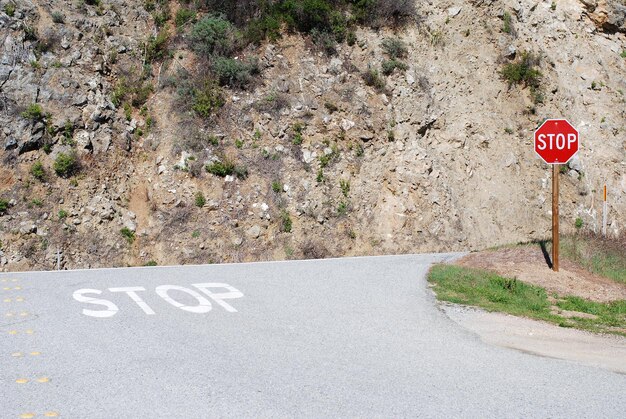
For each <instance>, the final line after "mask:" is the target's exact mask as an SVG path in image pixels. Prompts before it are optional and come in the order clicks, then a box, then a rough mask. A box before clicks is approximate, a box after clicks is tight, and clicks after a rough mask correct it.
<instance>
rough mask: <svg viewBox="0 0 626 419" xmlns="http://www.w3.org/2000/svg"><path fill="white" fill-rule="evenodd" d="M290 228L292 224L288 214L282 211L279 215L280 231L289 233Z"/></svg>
mask: <svg viewBox="0 0 626 419" xmlns="http://www.w3.org/2000/svg"><path fill="white" fill-rule="evenodd" d="M292 227H293V223H292V221H291V217H290V216H289V213H288V212H287V211H286V210H282V211H281V213H280V231H282V232H284V233H291V228H292Z"/></svg>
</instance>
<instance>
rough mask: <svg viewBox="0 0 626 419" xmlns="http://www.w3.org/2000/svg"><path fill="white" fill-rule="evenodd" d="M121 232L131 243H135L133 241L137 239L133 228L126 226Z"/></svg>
mask: <svg viewBox="0 0 626 419" xmlns="http://www.w3.org/2000/svg"><path fill="white" fill-rule="evenodd" d="M120 233H122V236H124V238H125V239H126V241H128V243H129V244H133V242H134V241H135V232H134V231H133V230H131V229H129V228H128V227H124V228H122V229H121V230H120Z"/></svg>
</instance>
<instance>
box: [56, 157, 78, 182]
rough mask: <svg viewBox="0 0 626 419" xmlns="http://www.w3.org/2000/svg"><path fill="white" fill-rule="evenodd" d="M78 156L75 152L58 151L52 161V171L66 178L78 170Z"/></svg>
mask: <svg viewBox="0 0 626 419" xmlns="http://www.w3.org/2000/svg"><path fill="white" fill-rule="evenodd" d="M79 167H80V166H79V163H78V158H77V157H76V154H75V153H73V152H72V153H69V154H65V153H59V155H58V156H57V158H56V160H55V161H54V171H55V172H56V174H57V175H58V176H60V177H63V178H68V177H70V176H72V175H73V174H75V173H76V172H77V171H78V170H79Z"/></svg>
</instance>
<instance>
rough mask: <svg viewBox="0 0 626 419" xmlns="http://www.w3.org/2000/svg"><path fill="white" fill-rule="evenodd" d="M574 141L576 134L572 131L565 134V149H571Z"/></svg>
mask: <svg viewBox="0 0 626 419" xmlns="http://www.w3.org/2000/svg"><path fill="white" fill-rule="evenodd" d="M575 142H576V134H574V133H571V132H570V133H569V134H567V149H568V150H571V149H572V147H573V144H574V143H575Z"/></svg>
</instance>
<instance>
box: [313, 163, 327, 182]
mask: <svg viewBox="0 0 626 419" xmlns="http://www.w3.org/2000/svg"><path fill="white" fill-rule="evenodd" d="M324 179H325V178H324V169H322V168H321V167H320V168H319V169H317V176H315V180H316V181H317V183H323V182H324Z"/></svg>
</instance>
